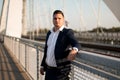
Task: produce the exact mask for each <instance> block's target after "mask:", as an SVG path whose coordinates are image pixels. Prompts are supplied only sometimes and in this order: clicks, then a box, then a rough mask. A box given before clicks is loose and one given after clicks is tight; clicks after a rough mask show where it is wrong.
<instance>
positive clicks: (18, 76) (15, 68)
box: [0, 43, 30, 80]
mask: <svg viewBox="0 0 120 80" xmlns="http://www.w3.org/2000/svg"><path fill="white" fill-rule="evenodd" d="M0 80H30V78H29V77H28V76H27V74H26V73H25V71H24V70H23V69H22V68H21V67H20V65H19V62H17V61H16V60H15V58H14V57H13V56H11V55H10V54H9V52H8V51H7V50H6V49H5V48H4V46H3V45H2V44H1V43H0Z"/></svg>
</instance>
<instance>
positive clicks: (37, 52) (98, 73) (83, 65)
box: [4, 36, 120, 80]
mask: <svg viewBox="0 0 120 80" xmlns="http://www.w3.org/2000/svg"><path fill="white" fill-rule="evenodd" d="M4 45H5V46H6V47H7V49H9V50H10V51H11V53H12V55H14V56H15V57H16V59H17V60H18V63H19V64H21V65H22V68H23V69H24V70H25V71H26V72H27V73H28V75H29V76H30V77H31V80H44V76H42V75H40V73H39V69H40V63H41V60H42V57H43V47H44V44H43V43H42V42H37V41H32V40H28V39H20V38H15V37H10V36H4ZM107 68H108V69H107ZM119 71H120V59H119V58H112V57H109V56H104V55H102V56H101V55H98V54H94V53H89V52H85V51H80V52H79V54H78V56H77V58H76V60H75V61H73V62H72V70H71V73H70V78H71V79H70V80H120V72H119Z"/></svg>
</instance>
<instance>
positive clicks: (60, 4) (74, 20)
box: [0, 0, 120, 30]
mask: <svg viewBox="0 0 120 80" xmlns="http://www.w3.org/2000/svg"><path fill="white" fill-rule="evenodd" d="M2 1H3V0H0V11H1V5H2ZM27 1H28V2H27V3H29V1H31V0H27ZM33 1H34V4H35V5H34V8H35V9H34V10H35V13H34V14H35V16H34V23H35V25H40V27H41V28H45V27H46V28H51V27H52V25H51V24H52V21H51V20H52V12H53V11H54V10H56V9H60V10H63V12H64V14H65V19H66V20H67V21H68V23H69V27H70V28H73V29H75V30H91V29H93V28H96V27H97V24H98V23H99V25H100V26H103V27H105V28H111V27H113V26H120V22H119V21H118V20H117V18H116V17H115V16H114V14H113V13H112V12H111V11H110V9H109V8H108V7H107V6H106V5H105V3H104V2H103V1H102V0H101V3H100V10H99V14H98V7H99V0H33ZM90 1H91V2H90ZM38 5H39V6H38ZM27 7H29V5H28V4H27ZM36 8H37V9H36ZM0 13H1V12H0ZM95 14H96V15H95ZM27 15H29V12H28V13H27ZM98 15H100V16H99V22H97V20H98V19H97V16H98ZM39 17H40V19H38V18H39Z"/></svg>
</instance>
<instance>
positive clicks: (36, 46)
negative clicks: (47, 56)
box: [36, 46, 39, 80]
mask: <svg viewBox="0 0 120 80" xmlns="http://www.w3.org/2000/svg"><path fill="white" fill-rule="evenodd" d="M36 51H37V80H39V50H38V46H36Z"/></svg>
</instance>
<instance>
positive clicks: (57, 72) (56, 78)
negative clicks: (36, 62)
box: [45, 66, 70, 80]
mask: <svg viewBox="0 0 120 80" xmlns="http://www.w3.org/2000/svg"><path fill="white" fill-rule="evenodd" d="M69 72H70V67H65V66H64V67H61V68H53V67H49V66H48V67H47V69H46V75H45V80H69Z"/></svg>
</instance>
